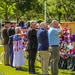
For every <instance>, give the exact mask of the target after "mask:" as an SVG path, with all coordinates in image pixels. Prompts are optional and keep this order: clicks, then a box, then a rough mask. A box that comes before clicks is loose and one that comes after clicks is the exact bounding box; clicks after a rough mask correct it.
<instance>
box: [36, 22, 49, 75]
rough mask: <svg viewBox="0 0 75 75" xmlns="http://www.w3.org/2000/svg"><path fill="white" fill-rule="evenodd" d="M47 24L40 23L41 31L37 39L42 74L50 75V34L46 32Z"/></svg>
mask: <svg viewBox="0 0 75 75" xmlns="http://www.w3.org/2000/svg"><path fill="white" fill-rule="evenodd" d="M46 27H47V24H46V23H45V22H41V23H40V29H38V31H37V39H38V49H37V50H38V52H39V56H40V58H41V68H42V74H43V75H48V64H49V57H50V54H49V51H48V47H49V43H48V33H47V30H46Z"/></svg>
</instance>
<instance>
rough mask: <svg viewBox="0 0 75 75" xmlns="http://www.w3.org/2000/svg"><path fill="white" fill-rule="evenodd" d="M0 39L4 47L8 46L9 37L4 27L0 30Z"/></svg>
mask: <svg viewBox="0 0 75 75" xmlns="http://www.w3.org/2000/svg"><path fill="white" fill-rule="evenodd" d="M2 37H3V40H4V43H3V44H4V45H6V44H8V40H9V36H8V34H7V29H6V28H5V27H3V28H2Z"/></svg>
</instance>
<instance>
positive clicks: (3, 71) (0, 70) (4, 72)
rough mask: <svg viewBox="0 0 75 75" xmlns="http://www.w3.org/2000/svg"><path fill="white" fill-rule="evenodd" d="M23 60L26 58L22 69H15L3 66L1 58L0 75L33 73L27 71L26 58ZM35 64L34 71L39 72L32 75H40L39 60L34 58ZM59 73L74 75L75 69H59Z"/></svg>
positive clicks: (0, 51)
mask: <svg viewBox="0 0 75 75" xmlns="http://www.w3.org/2000/svg"><path fill="white" fill-rule="evenodd" d="M3 51H4V50H3V47H0V54H1V53H2V52H3ZM25 60H26V65H24V66H23V69H24V71H16V70H15V68H12V67H10V66H5V65H4V63H3V60H2V64H0V75H33V74H29V73H28V60H27V59H26V58H25ZM35 65H36V71H37V72H38V73H39V74H34V75H40V74H41V67H40V62H38V61H37V60H36V62H35ZM49 73H50V69H49ZM59 75H75V71H69V70H59Z"/></svg>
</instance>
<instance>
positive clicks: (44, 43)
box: [37, 28, 49, 50]
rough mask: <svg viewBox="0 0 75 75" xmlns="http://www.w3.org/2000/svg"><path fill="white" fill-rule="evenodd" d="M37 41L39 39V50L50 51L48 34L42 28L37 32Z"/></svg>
mask: <svg viewBox="0 0 75 75" xmlns="http://www.w3.org/2000/svg"><path fill="white" fill-rule="evenodd" d="M37 39H38V50H48V47H49V42H48V32H47V31H46V30H45V29H43V28H40V29H39V30H38V31H37Z"/></svg>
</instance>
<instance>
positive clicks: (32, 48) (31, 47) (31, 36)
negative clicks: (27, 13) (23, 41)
mask: <svg viewBox="0 0 75 75" xmlns="http://www.w3.org/2000/svg"><path fill="white" fill-rule="evenodd" d="M36 32H37V31H36V23H35V22H32V23H31V28H30V29H29V31H28V34H27V38H28V53H29V73H32V74H35V73H36V72H35V65H34V64H35V59H36V52H37V45H38V44H37V35H36Z"/></svg>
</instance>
